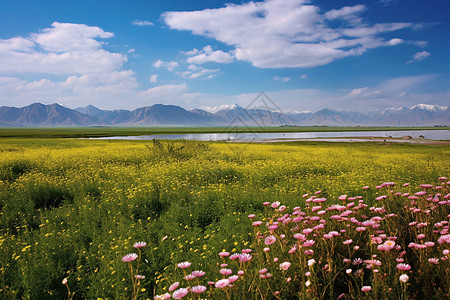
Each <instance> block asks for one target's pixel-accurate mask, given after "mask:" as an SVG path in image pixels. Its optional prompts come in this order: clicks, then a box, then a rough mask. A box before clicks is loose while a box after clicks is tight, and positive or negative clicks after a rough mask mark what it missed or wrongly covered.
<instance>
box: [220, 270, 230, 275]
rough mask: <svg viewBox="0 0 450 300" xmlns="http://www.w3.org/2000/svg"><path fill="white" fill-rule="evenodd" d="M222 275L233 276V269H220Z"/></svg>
mask: <svg viewBox="0 0 450 300" xmlns="http://www.w3.org/2000/svg"><path fill="white" fill-rule="evenodd" d="M219 272H220V274H222V275H225V276H228V275H231V273H233V271H231V269H220V271H219Z"/></svg>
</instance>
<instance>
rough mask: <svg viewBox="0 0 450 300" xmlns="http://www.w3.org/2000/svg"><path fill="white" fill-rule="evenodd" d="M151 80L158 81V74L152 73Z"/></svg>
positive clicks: (152, 81)
mask: <svg viewBox="0 0 450 300" xmlns="http://www.w3.org/2000/svg"><path fill="white" fill-rule="evenodd" d="M149 80H150V82H151V83H156V82H158V74H153V75H151V76H150V78H149Z"/></svg>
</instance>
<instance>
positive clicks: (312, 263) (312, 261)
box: [308, 258, 316, 267]
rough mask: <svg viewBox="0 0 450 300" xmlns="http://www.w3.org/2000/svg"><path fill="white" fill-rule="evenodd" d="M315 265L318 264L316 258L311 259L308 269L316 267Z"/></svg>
mask: <svg viewBox="0 0 450 300" xmlns="http://www.w3.org/2000/svg"><path fill="white" fill-rule="evenodd" d="M315 263H316V260H315V259H314V258H311V259H310V260H308V267H312V266H314V264H315Z"/></svg>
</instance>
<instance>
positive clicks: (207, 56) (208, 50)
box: [186, 45, 234, 64]
mask: <svg viewBox="0 0 450 300" xmlns="http://www.w3.org/2000/svg"><path fill="white" fill-rule="evenodd" d="M186 55H188V56H190V57H189V58H188V59H187V62H188V63H190V64H204V63H207V62H217V63H231V62H232V61H233V60H234V59H233V56H232V55H231V54H229V53H226V52H224V51H222V50H216V51H214V50H213V49H212V47H211V46H210V45H207V46H205V47H203V49H202V50H197V49H193V50H191V51H188V52H186Z"/></svg>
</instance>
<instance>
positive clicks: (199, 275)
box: [192, 270, 205, 277]
mask: <svg viewBox="0 0 450 300" xmlns="http://www.w3.org/2000/svg"><path fill="white" fill-rule="evenodd" d="M192 275H194V276H195V277H202V276H203V275H205V272H203V271H198V270H197V271H193V272H192Z"/></svg>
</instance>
